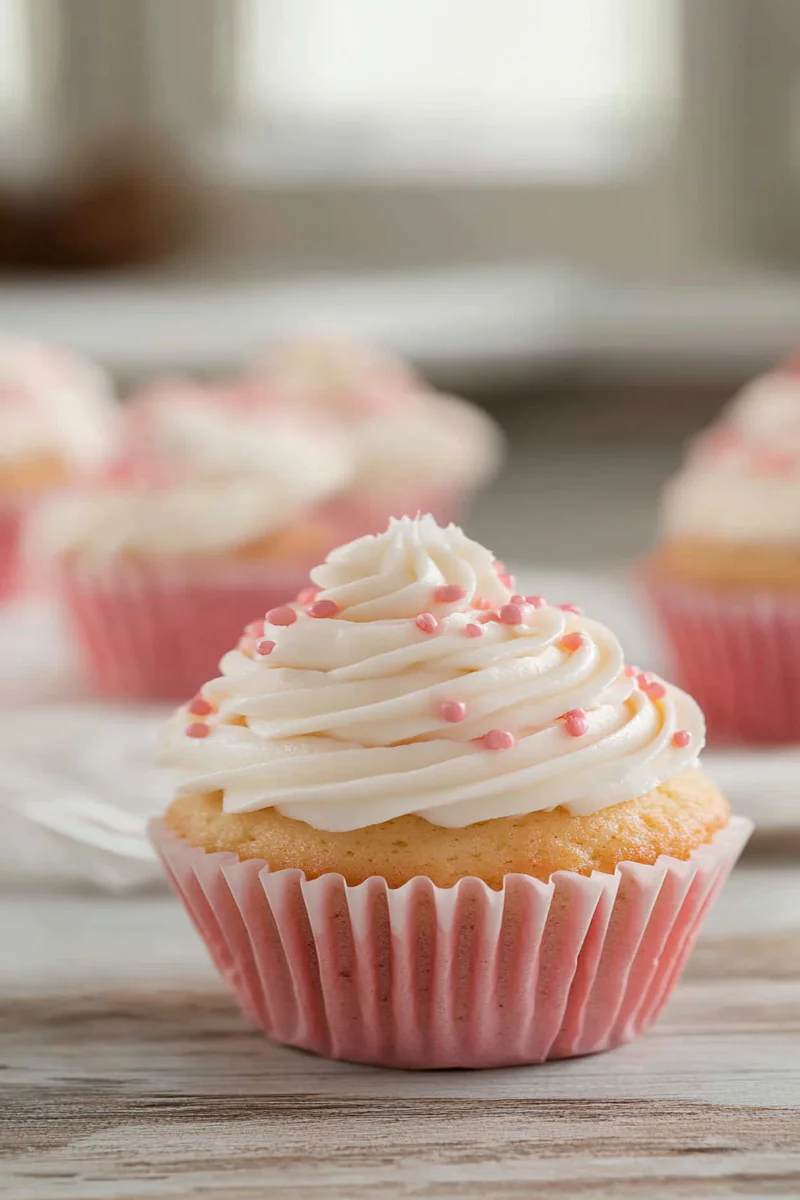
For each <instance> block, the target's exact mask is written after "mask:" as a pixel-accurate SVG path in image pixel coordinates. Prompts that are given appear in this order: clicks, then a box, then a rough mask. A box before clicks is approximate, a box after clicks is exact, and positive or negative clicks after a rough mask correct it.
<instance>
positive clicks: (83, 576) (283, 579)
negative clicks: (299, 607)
mask: <svg viewBox="0 0 800 1200" xmlns="http://www.w3.org/2000/svg"><path fill="white" fill-rule="evenodd" d="M308 568H309V564H308V563H304V564H302V565H294V564H292V565H282V564H274V563H270V564H261V563H237V562H226V563H223V562H219V563H210V564H207V565H205V566H204V567H202V568H200V567H194V566H185V567H183V566H181V565H180V564H171V565H160V564H144V565H140V564H137V563H118V564H116V565H112V566H108V567H106V568H100V569H98V570H89V569H83V568H81V567H80V566H78V565H77V564H74V563H65V564H64V565H63V567H62V569H61V572H60V591H61V597H62V600H63V604H64V608H65V611H66V615H67V619H68V621H69V624H70V626H71V628H72V630H73V632H74V635H75V638H76V640H77V643H78V646H79V649H80V651H81V653H82V658H83V661H84V667H85V673H86V676H87V681H88V683H89V685H90V687H91V689H92V691H93V692H95V693H96V694H99V695H101V696H109V697H116V698H123V699H148V700H171V701H172V700H186V699H188V698H189V697H190V696H192V695H194V693H195V692H196V691H197V690H198V688H200V687H202V685H203V684H204V683H207V682H208V680H209V679H213V678H214V677H215V676H216V675H217V674H218V665H219V661H220V659H221V658H222V656H223V655H224V654H225V653H227V651H228V650H230V649H231V648H232V647H233V646H235V645H236V643H237V641H238V640H239V637H240V636H241V634H242V631H243V629H244V627H245V625H246V624H248V623H249V622H250V621H253V620H257V619H259V618H261V617H263V616H264V614H265V613H266V612H267V610H268V609H270V608H274V607H276V606H277V605H279V604H284V603H286V601H287V600H290V599H293V598H294V597H295V596H296V595H297V593H298V591H299V590H300V589H301V588H303V587H305V586H306V585H307V583H308Z"/></svg>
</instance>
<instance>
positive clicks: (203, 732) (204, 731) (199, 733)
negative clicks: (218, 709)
mask: <svg viewBox="0 0 800 1200" xmlns="http://www.w3.org/2000/svg"><path fill="white" fill-rule="evenodd" d="M210 732H211V730H210V729H209V728H208V726H207V725H204V724H203V722H202V721H192V723H191V725H187V726H186V736H187V737H194V738H204V737H208V735H209V733H210Z"/></svg>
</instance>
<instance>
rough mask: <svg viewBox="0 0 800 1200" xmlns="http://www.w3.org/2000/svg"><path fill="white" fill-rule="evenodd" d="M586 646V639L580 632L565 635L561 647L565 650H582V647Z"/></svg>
mask: <svg viewBox="0 0 800 1200" xmlns="http://www.w3.org/2000/svg"><path fill="white" fill-rule="evenodd" d="M585 644H586V638H585V637H584V635H583V634H582V633H580V632H579V631H577V630H576V631H575V633H565V634H564V636H563V637H562V639H561V646H562V649H564V650H580V648H581V646H584V645H585Z"/></svg>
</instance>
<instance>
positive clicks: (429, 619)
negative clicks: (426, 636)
mask: <svg viewBox="0 0 800 1200" xmlns="http://www.w3.org/2000/svg"><path fill="white" fill-rule="evenodd" d="M414 624H415V625H416V627H417V629H421V630H422V632H423V633H436V630H437V629H438V628H439V622H438V621H437V620H436V617H435V616H434V615H433V613H420V614H419V616H418V617H415V618H414Z"/></svg>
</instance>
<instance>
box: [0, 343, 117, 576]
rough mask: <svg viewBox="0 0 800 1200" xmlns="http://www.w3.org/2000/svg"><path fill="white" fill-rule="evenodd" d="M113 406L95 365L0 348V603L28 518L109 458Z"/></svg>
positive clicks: (45, 350) (30, 349) (57, 353)
mask: <svg viewBox="0 0 800 1200" xmlns="http://www.w3.org/2000/svg"><path fill="white" fill-rule="evenodd" d="M113 401H114V398H113V393H112V389H111V386H110V383H109V381H108V379H107V378H106V376H105V375H104V373H103V372H102V371H101V370H100V368H99V367H96V366H94V365H93V364H92V363H89V362H87V361H85V360H83V359H80V358H78V357H77V356H75V355H72V354H69V353H67V352H66V351H64V350H56V349H54V348H52V347H48V346H44V345H41V344H39V343H37V342H29V341H22V340H18V339H11V338H4V339H2V340H0V599H1V598H3V597H7V596H9V595H10V594H11V593H12V592H13V591H14V590H15V588H16V586H17V583H18V582H19V577H20V569H21V564H22V548H23V542H24V539H25V534H26V529H27V522H28V518H29V517H30V515H31V514H32V512H33V511H34V510H35V508H36V506H37V505H38V502H39V500H40V499H41V498H42V496H44V495H46V494H47V493H49V492H52V491H54V490H56V489H58V488H61V487H63V486H65V485H66V484H68V483H69V482H70V481H72V480H74V479H75V478H76V477H80V476H81V475H83V474H85V473H88V472H92V471H95V470H97V469H98V468H99V467H100V466H101V465H102V464H103V462H104V461H106V460H107V459H108V458H109V457H110V455H111V454H112V452H113V450H114V444H115V435H116V418H117V412H116V407H115V405H114V402H113Z"/></svg>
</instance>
